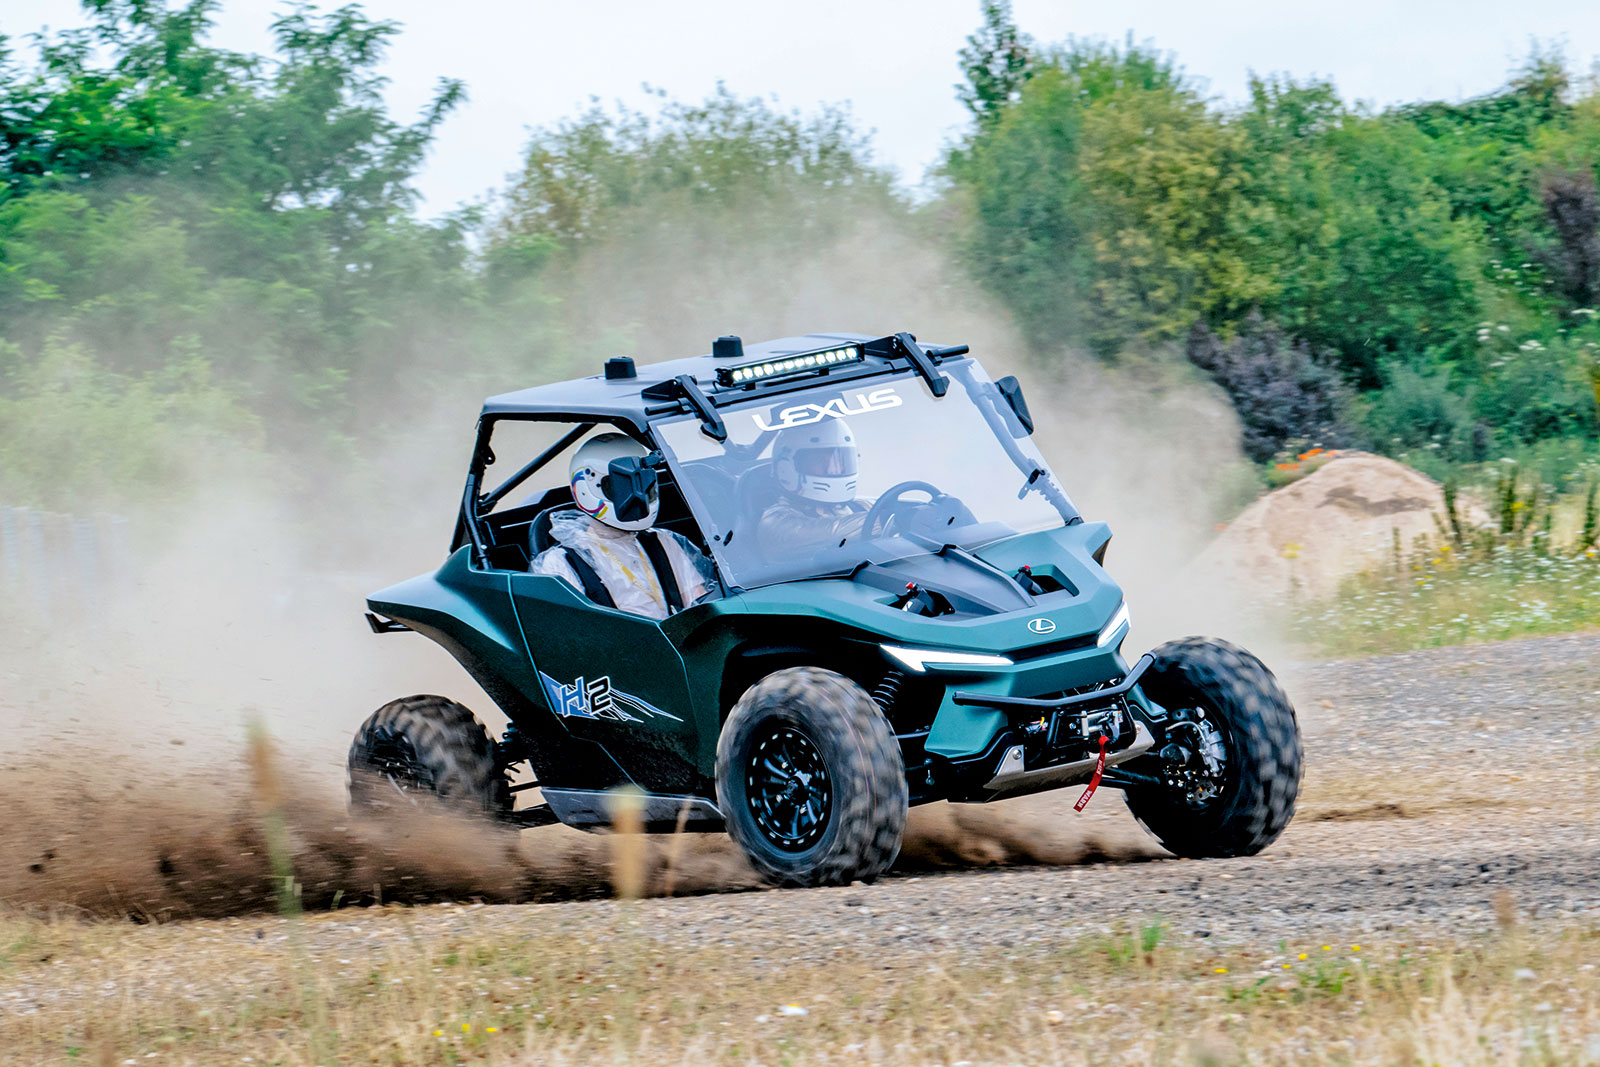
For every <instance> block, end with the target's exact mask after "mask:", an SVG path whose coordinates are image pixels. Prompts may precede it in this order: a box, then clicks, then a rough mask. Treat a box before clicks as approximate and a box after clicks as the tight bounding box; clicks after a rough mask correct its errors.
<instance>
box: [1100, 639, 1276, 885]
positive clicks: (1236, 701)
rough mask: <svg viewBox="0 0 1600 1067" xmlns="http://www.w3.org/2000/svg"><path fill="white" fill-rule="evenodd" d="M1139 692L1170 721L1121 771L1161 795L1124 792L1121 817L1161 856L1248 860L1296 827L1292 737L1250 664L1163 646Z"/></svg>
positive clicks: (1219, 648) (1269, 682)
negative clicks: (1155, 843) (1129, 815)
mask: <svg viewBox="0 0 1600 1067" xmlns="http://www.w3.org/2000/svg"><path fill="white" fill-rule="evenodd" d="M1152 655H1154V656H1155V663H1154V664H1153V665H1152V666H1151V667H1150V669H1149V670H1147V671H1146V672H1145V674H1144V677H1143V678H1141V679H1140V681H1139V687H1140V689H1142V690H1143V691H1144V693H1145V694H1146V695H1147V696H1148V697H1149V698H1150V699H1151V700H1153V701H1155V702H1156V703H1157V704H1160V705H1161V706H1162V708H1164V709H1165V710H1166V711H1167V713H1168V714H1169V715H1170V716H1171V717H1172V718H1171V719H1170V720H1169V724H1168V725H1167V727H1166V729H1165V737H1164V738H1163V740H1162V743H1161V745H1160V747H1159V748H1158V750H1157V751H1155V752H1152V753H1151V754H1150V755H1148V756H1144V757H1141V758H1140V759H1138V760H1136V761H1134V762H1132V763H1129V764H1128V769H1129V770H1138V771H1140V772H1142V773H1144V774H1149V775H1152V776H1154V777H1157V778H1160V779H1161V780H1162V781H1163V782H1165V783H1166V785H1165V786H1164V787H1155V786H1147V785H1141V786H1130V787H1129V788H1128V789H1127V801H1128V808H1129V810H1131V811H1132V812H1133V815H1134V818H1136V819H1138V820H1139V822H1140V823H1142V824H1143V825H1144V827H1145V829H1147V830H1149V831H1150V832H1151V833H1152V834H1154V835H1155V836H1156V837H1157V838H1158V839H1159V840H1160V841H1161V844H1162V846H1163V847H1164V848H1166V849H1167V851H1169V852H1171V853H1173V854H1175V855H1178V856H1187V857H1193V858H1201V857H1211V856H1252V855H1254V854H1255V853H1257V852H1260V851H1261V850H1262V849H1264V848H1266V847H1267V846H1268V845H1269V844H1271V843H1272V842H1273V841H1274V840H1275V839H1276V838H1277V836H1278V835H1279V834H1280V833H1282V832H1283V828H1284V827H1285V826H1288V825H1289V820H1290V819H1291V818H1293V817H1294V803H1295V798H1296V796H1297V795H1298V794H1299V792H1300V727H1299V724H1298V723H1297V722H1296V721H1295V714H1294V707H1293V705H1291V704H1290V703H1289V698H1288V696H1287V695H1286V694H1285V693H1284V691H1283V689H1282V687H1280V686H1279V685H1278V680H1277V679H1276V678H1274V677H1273V676H1272V672H1271V671H1269V670H1267V668H1266V665H1265V664H1263V663H1262V662H1261V661H1260V660H1258V659H1257V658H1256V657H1254V656H1252V655H1251V654H1250V653H1248V652H1246V651H1245V650H1244V649H1242V648H1239V647H1238V646H1236V645H1231V644H1229V643H1228V642H1226V641H1219V640H1216V639H1215V638H1208V637H1190V638H1185V639H1184V640H1181V641H1171V642H1169V643H1167V644H1165V645H1162V646H1161V647H1160V648H1157V649H1155V650H1154V652H1153V653H1152Z"/></svg>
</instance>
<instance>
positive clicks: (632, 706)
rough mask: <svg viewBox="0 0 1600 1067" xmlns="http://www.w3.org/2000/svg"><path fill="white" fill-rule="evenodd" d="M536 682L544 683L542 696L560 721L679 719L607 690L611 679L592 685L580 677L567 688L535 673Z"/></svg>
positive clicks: (648, 704)
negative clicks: (537, 677)
mask: <svg viewBox="0 0 1600 1067" xmlns="http://www.w3.org/2000/svg"><path fill="white" fill-rule="evenodd" d="M539 679H540V681H542V682H544V691H545V695H546V696H548V697H549V698H550V706H551V707H552V708H554V709H555V713H556V714H557V715H559V716H561V717H562V718H563V719H610V720H611V721H613V722H644V721H646V720H648V719H656V718H660V719H671V720H672V721H673V722H682V721H683V720H682V719H680V718H678V717H677V716H676V715H670V714H668V713H667V712H664V711H662V710H661V709H660V708H658V707H656V706H655V705H654V704H651V703H649V702H648V701H645V700H640V699H639V698H638V697H636V696H633V695H631V694H628V693H624V692H623V691H622V690H620V689H613V688H611V676H610V675H602V676H601V677H599V678H596V679H595V680H594V681H592V682H586V681H584V679H583V677H582V675H580V676H579V677H578V679H577V680H576V681H574V682H573V683H572V684H571V685H562V684H561V683H560V682H558V681H556V680H555V679H554V678H552V677H550V676H549V675H548V674H545V673H544V672H543V671H540V672H539Z"/></svg>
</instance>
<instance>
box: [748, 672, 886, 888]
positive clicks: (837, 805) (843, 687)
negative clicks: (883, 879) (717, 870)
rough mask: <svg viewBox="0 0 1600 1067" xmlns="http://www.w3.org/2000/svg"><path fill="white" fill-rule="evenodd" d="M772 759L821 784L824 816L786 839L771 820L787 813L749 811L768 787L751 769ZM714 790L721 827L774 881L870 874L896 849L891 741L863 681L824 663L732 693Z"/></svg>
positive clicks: (866, 877) (809, 882)
mask: <svg viewBox="0 0 1600 1067" xmlns="http://www.w3.org/2000/svg"><path fill="white" fill-rule="evenodd" d="M769 755H771V756H774V757H775V759H769V758H767V757H768V756H769ZM774 763H775V764H777V765H779V766H788V767H795V766H798V767H800V768H801V769H802V770H807V771H809V772H811V773H809V774H808V775H807V777H808V778H809V779H811V781H812V784H811V786H808V788H812V787H815V786H816V785H817V783H818V782H820V783H821V785H822V786H824V787H825V788H826V790H827V793H828V806H827V811H826V818H825V820H821V821H820V822H818V823H816V824H808V825H809V826H810V829H809V830H807V831H805V832H803V833H800V834H798V835H797V837H798V839H797V840H790V841H789V842H787V844H785V843H784V842H781V841H779V840H777V839H776V836H775V834H774V832H773V831H772V830H771V826H772V824H773V822H774V821H777V822H783V821H784V818H783V817H784V816H786V815H788V814H789V812H787V811H784V810H783V809H781V808H780V809H779V811H778V817H777V818H776V819H775V818H774V816H773V814H772V809H771V808H770V807H769V808H767V809H766V810H765V812H764V813H763V811H761V810H758V807H759V805H760V804H761V803H762V800H763V798H765V799H767V800H770V799H771V796H772V791H771V790H770V789H768V788H767V787H766V786H765V785H764V784H763V782H762V781H761V780H758V779H757V777H756V776H757V775H764V774H770V772H768V771H765V770H764V769H763V766H764V765H773V764H774ZM819 766H820V768H821V769H822V771H823V772H824V773H823V774H822V775H820V776H819V775H817V774H816V773H815V771H816V770H817V769H818V767H819ZM768 780H770V779H768ZM753 796H754V797H755V798H756V800H755V803H754V804H753V803H752V797H753ZM717 797H718V801H719V803H720V804H721V806H722V813H723V816H724V817H725V818H726V820H727V826H728V833H729V835H730V836H731V837H732V838H733V840H734V841H735V842H736V843H737V844H738V845H739V847H740V848H741V849H743V850H744V853H745V855H746V856H747V857H749V860H750V863H751V865H752V866H754V867H755V869H756V871H757V872H758V873H759V874H760V875H761V876H762V878H764V879H766V880H767V881H769V882H772V883H775V884H777V885H782V886H820V885H849V884H850V883H851V882H852V881H862V882H870V881H872V880H874V879H875V878H877V877H878V876H879V875H880V874H882V873H883V872H884V871H886V870H888V869H889V866H890V865H891V864H892V863H894V860H895V857H896V856H898V855H899V854H900V838H901V836H902V835H903V834H904V832H905V826H906V808H907V804H908V795H907V788H906V772H905V765H904V763H903V762H902V761H901V759H900V744H899V742H898V741H896V740H895V737H894V731H893V730H892V729H891V728H890V726H889V723H888V722H887V721H886V720H885V719H884V717H883V714H882V713H881V712H880V711H879V710H878V705H877V704H876V703H875V702H874V701H873V699H872V697H870V696H869V695H867V692H866V690H864V689H862V688H861V687H860V686H859V685H857V684H856V683H854V682H852V681H851V680H850V679H848V678H845V677H844V676H843V675H839V674H835V673H833V672H832V671H825V670H821V669H819V668H816V667H793V668H789V669H788V670H781V671H776V672H774V673H772V674H769V675H767V676H766V677H765V678H763V679H762V680H761V681H759V682H757V683H756V684H755V685H753V686H751V687H750V689H748V690H747V691H746V692H745V694H744V695H743V696H742V697H740V698H739V702H738V703H737V704H735V705H734V708H733V711H732V713H730V714H729V716H728V721H727V723H726V724H725V725H724V726H723V728H722V735H721V737H720V738H719V739H718V741H717ZM763 818H765V819H766V823H765V824H764V823H763ZM764 825H765V826H766V827H767V828H765V829H764ZM784 830H787V827H784ZM780 833H781V831H780Z"/></svg>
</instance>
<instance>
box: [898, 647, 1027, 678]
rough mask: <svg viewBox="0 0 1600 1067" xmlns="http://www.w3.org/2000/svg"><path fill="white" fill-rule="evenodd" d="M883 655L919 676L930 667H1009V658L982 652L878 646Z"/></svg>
mask: <svg viewBox="0 0 1600 1067" xmlns="http://www.w3.org/2000/svg"><path fill="white" fill-rule="evenodd" d="M878 647H879V648H881V649H883V651H884V653H885V654H886V655H888V656H889V657H890V658H891V659H894V660H896V661H897V662H899V663H900V664H901V665H903V666H904V667H906V668H907V669H909V670H913V671H916V672H917V673H918V674H921V673H922V672H923V671H925V670H928V669H929V668H930V667H931V668H934V669H938V668H940V667H944V668H947V669H951V670H958V669H960V668H963V667H1009V666H1011V659H1010V657H1009V656H991V655H987V654H985V653H982V652H953V651H950V650H948V649H942V648H903V647H901V646H900V645H879V646H878Z"/></svg>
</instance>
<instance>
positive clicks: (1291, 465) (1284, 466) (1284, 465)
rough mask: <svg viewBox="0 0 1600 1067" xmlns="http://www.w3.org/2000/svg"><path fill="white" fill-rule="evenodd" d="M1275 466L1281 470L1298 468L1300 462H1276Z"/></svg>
mask: <svg viewBox="0 0 1600 1067" xmlns="http://www.w3.org/2000/svg"><path fill="white" fill-rule="evenodd" d="M1277 468H1278V469H1279V470H1281V471H1293V470H1299V469H1300V464H1298V463H1279V464H1277Z"/></svg>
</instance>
